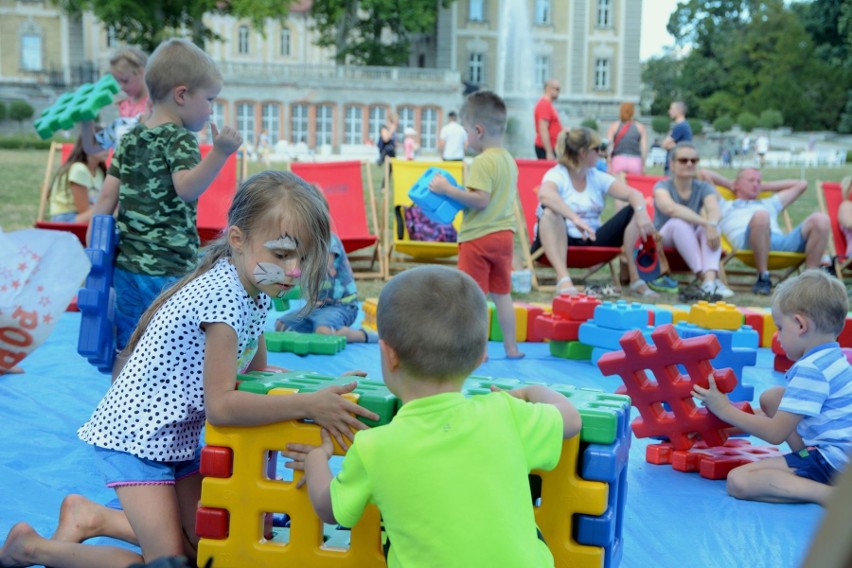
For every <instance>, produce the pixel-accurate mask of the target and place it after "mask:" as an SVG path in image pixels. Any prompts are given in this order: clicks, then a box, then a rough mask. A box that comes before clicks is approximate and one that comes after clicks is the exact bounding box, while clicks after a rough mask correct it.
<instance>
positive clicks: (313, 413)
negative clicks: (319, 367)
mask: <svg viewBox="0 0 852 568" xmlns="http://www.w3.org/2000/svg"><path fill="white" fill-rule="evenodd" d="M356 386H358V383H356V382H351V383H349V384H348V385H333V386H330V387H328V388H324V389H322V390H319V391H317V392H312V393H307V394H306V395H305V396H306V397H309V402H308V412H307V414H308V418H310V419H311V420H313V421H314V422H316V423H317V424H319V425H320V426H322V427H323V428H326V429H327V430H328V431H329V433H330V434H331V435H332V436H334V439H335V440H337V443H338V444H340V447H341V448H343V449H344V450H347V449H349V444H347V442H346V440H351V439H353V438H354V435H353V434H352V431H353V430H366V429H367V425H366V424H364V423H363V422H361V421H359V420H358V419H357V418H356V417H355V416H353V414H354V415H357V416H363V417H364V418H367V419H369V420H378V419H379V415H378V414H376V413H374V412H370V411H369V410H367V409H366V408H364V407H363V406H358V405H357V404H355V403H354V402H351V401H349V400H346V399H345V398H343V397H342V396H340V395H342V394H346V393H350V392H352V391H353V390H355V387H356Z"/></svg>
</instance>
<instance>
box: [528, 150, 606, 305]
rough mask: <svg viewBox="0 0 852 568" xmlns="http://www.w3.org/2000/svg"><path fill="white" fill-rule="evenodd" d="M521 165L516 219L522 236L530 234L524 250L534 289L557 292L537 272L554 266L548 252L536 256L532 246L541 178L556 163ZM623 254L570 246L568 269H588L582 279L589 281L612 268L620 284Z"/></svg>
mask: <svg viewBox="0 0 852 568" xmlns="http://www.w3.org/2000/svg"><path fill="white" fill-rule="evenodd" d="M516 161H517V163H518V197H519V201H520V207H518V205H516V207H515V217H516V218H517V223H518V227H519V229H520V230H521V231H522V234H526V235H527V237H528V241H527V242H526V243H524V244H525V246H522V247H521V250H522V255H523V259H524V265H525V267H526V268H527V269H529V271H530V273H531V274H532V283H533V287H534V288H535V289H536V290H554V289H556V286H555V285H552V286H551V285H547V286H543V285H542V284H541V279H540V278H539V276H538V274H537V273H536V270H535V266H536V263H538V264H540V265H542V266H550V263H549V262H548V261H547V257H546V256H545V255H544V249H543V248H540V249H538V250H537V251H535V253H531V252H530V245H532V243H533V241H534V240H535V224H536V216H535V210H536V208H537V207H538V186H539V184H541V178H542V177H544V174H545V173H546V172H547V170H549V169H550V168H552V167H553V166H554V165H555V164H556V162H551V161H548V160H521V159H519V160H516ZM620 254H621V247H594V246H592V247H572V246H569V247H568V259H567V261H568V268H580V269H586V270H585V272H584V273H583V274H582V275H581V276H580V280H585V279H587V278H588V277H589V276H591V275H592V274H594V273H596V272H598V271H599V270H601V269H603V268H609V272H610V277H611V278H612V283H613V284H614V285H616V286H618V285H619V282H618V273H617V272H616V270H615V259H616V258H618V256H619V255H620Z"/></svg>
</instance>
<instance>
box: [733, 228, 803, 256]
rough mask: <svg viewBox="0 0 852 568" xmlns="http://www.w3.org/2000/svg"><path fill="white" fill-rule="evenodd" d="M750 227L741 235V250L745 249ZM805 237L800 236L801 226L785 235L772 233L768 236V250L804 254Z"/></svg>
mask: <svg viewBox="0 0 852 568" xmlns="http://www.w3.org/2000/svg"><path fill="white" fill-rule="evenodd" d="M750 234H751V227H748V228H746V232H745V234H744V235H743V248H747V247H748V246H749V245H748V242H749V241H748V238H749V235H750ZM806 244H807V241H805V237H803V236H802V226H801V225H797V226H796V227H795V228H793V230H792V231H790V232H789V233H787V234H786V235H785V234H783V233H772V234H771V235H770V236H769V250H772V251H776V252H805V245H806Z"/></svg>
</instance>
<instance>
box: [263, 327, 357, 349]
mask: <svg viewBox="0 0 852 568" xmlns="http://www.w3.org/2000/svg"><path fill="white" fill-rule="evenodd" d="M264 337H265V338H266V348H267V349H268V350H269V351H272V352H281V351H287V352H289V353H295V354H296V355H307V354H309V353H310V354H313V355H335V354H336V353H340V352H341V351H343V350H344V349H345V348H346V338H345V337H343V336H342V335H325V334H322V333H298V332H295V331H268V332H266V333H265V334H264Z"/></svg>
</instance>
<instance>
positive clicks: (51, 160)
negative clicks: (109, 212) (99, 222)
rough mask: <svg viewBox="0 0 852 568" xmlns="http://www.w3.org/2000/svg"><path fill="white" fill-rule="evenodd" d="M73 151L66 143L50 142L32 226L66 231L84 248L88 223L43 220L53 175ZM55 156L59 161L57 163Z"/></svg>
mask: <svg viewBox="0 0 852 568" xmlns="http://www.w3.org/2000/svg"><path fill="white" fill-rule="evenodd" d="M73 149H74V144H71V143H67V142H51V143H50V150H49V151H48V154H47V166H46V167H45V169H44V181H43V182H42V184H41V196H40V197H39V204H38V215H37V216H36V220H35V223H34V226H35V228H36V229H48V230H51V231H67V232H69V233H73V234H74V235H75V236H76V237H77V238H78V239H80V242H81V243H83V246H84V247H85V246H86V231H87V230H88V228H89V224H88V223H57V222H54V221H50V220H47V219H45V218H44V216H45V210H46V209H47V204H48V200H49V199H50V189H51V188H50V185H51V182H52V181H53V175H54V172H55V170H56V169H57V168H58V167H59V165H61V164H64V163H65V161H66V160H67V159H68V156H70V155H71V150H73ZM57 154H58V157H59V161H58V163H57V161H56V160H57Z"/></svg>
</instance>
